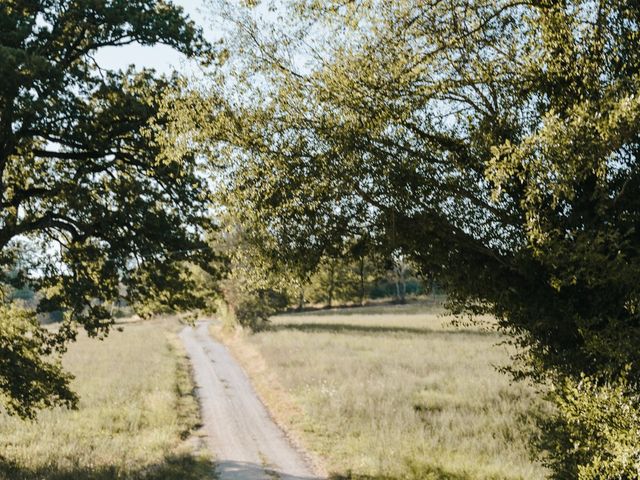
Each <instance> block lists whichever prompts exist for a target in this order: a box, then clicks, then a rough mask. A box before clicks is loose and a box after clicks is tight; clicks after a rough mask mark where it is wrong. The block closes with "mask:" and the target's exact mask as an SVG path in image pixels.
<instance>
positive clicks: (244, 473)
mask: <svg viewBox="0 0 640 480" xmlns="http://www.w3.org/2000/svg"><path fill="white" fill-rule="evenodd" d="M215 468H216V473H217V474H218V475H220V476H221V477H224V478H233V479H234V480H322V479H321V478H320V477H315V476H311V477H310V476H300V475H292V474H289V473H284V472H281V471H278V470H270V469H269V468H265V467H264V466H263V465H258V464H255V463H250V462H238V461H235V460H221V461H218V462H216V467H215Z"/></svg>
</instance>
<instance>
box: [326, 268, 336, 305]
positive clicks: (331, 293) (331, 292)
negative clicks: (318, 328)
mask: <svg viewBox="0 0 640 480" xmlns="http://www.w3.org/2000/svg"><path fill="white" fill-rule="evenodd" d="M334 270H335V266H334V264H333V262H332V263H331V267H330V268H329V292H328V293H329V302H328V305H327V306H328V307H329V308H331V307H332V306H333V289H334V278H333V277H334V274H335V271H334Z"/></svg>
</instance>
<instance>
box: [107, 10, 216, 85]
mask: <svg viewBox="0 0 640 480" xmlns="http://www.w3.org/2000/svg"><path fill="white" fill-rule="evenodd" d="M173 3H174V4H175V5H179V6H181V7H182V8H184V10H185V12H186V13H187V14H188V15H189V17H190V18H191V19H192V20H194V21H195V22H196V24H197V25H199V26H200V27H202V28H203V30H204V32H205V37H206V38H207V39H208V40H212V41H213V40H215V39H216V36H215V32H213V31H212V28H211V22H210V21H209V20H207V18H208V16H207V9H208V8H210V7H207V6H206V5H205V4H204V2H203V0H173ZM96 60H97V62H98V65H100V66H101V67H102V68H106V69H126V68H127V67H128V66H129V65H131V64H133V65H135V66H136V67H138V68H143V67H146V68H154V69H156V70H157V71H159V72H164V73H168V72H170V71H172V70H174V69H175V70H179V71H184V70H188V69H189V67H188V65H187V63H185V61H186V59H185V57H184V55H182V54H180V53H178V52H176V51H175V50H173V49H171V48H170V47H167V46H165V45H156V46H152V47H151V46H142V45H137V44H134V45H127V46H124V47H109V48H103V49H101V50H100V51H99V52H98V53H97V55H96Z"/></svg>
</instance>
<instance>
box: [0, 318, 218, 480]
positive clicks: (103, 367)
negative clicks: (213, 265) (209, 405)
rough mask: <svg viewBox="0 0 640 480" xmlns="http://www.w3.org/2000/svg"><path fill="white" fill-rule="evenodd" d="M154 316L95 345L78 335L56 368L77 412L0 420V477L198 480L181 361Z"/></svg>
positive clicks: (193, 422) (202, 461)
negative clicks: (65, 375)
mask: <svg viewBox="0 0 640 480" xmlns="http://www.w3.org/2000/svg"><path fill="white" fill-rule="evenodd" d="M178 328H179V324H178V322H177V321H175V320H170V319H162V320H155V321H150V322H140V323H127V324H125V326H124V330H123V332H115V331H114V332H113V333H112V334H111V335H110V336H109V337H108V338H107V339H106V340H104V341H102V342H99V341H96V340H91V339H88V338H87V337H86V336H81V337H80V338H79V339H78V341H77V342H76V343H74V344H72V345H70V349H69V351H68V352H67V354H66V355H65V356H64V359H63V363H64V366H65V367H66V368H67V369H68V371H70V372H71V373H73V374H74V375H75V377H76V378H75V380H74V381H73V382H72V387H73V388H74V390H75V391H76V392H78V394H79V395H80V401H79V404H78V410H76V411H73V410H66V409H62V408H58V409H54V410H46V411H41V412H40V413H39V414H38V417H37V419H36V420H35V421H33V422H28V421H23V420H20V419H18V418H17V417H13V416H8V415H2V417H1V419H0V479H2V480H35V479H38V480H85V479H92V480H106V479H109V480H112V479H116V478H117V479H123V480H137V479H145V480H195V479H198V480H206V479H208V478H212V475H213V473H212V471H213V469H212V467H211V463H210V460H208V459H207V457H206V456H205V455H204V454H202V455H200V454H199V453H194V452H195V450H196V449H197V448H198V444H197V441H196V440H197V437H190V433H191V431H192V430H193V429H194V428H195V427H196V426H197V424H198V405H197V401H196V400H195V398H194V396H193V385H192V383H191V378H190V374H189V366H188V363H187V359H186V357H185V356H184V353H183V352H182V350H181V349H182V347H181V345H180V343H179V342H178V340H177V337H176V336H175V332H176V331H177V329H178Z"/></svg>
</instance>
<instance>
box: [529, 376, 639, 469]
mask: <svg viewBox="0 0 640 480" xmlns="http://www.w3.org/2000/svg"><path fill="white" fill-rule="evenodd" d="M560 385H561V386H560V387H559V388H556V389H555V390H554V391H553V392H552V393H551V394H550V399H551V401H552V402H553V404H554V405H555V407H556V410H555V413H554V414H553V416H552V417H551V419H549V420H547V421H546V422H545V423H544V424H543V431H544V433H543V437H542V447H543V448H544V449H546V450H547V451H548V456H547V457H546V458H545V459H544V461H545V463H546V464H547V466H548V467H549V468H550V469H551V470H552V472H553V476H552V478H555V479H560V480H568V479H576V478H577V479H579V480H603V479H617V480H631V479H638V478H640V395H639V394H638V388H637V385H632V384H630V383H629V381H628V380H627V376H626V374H623V375H620V376H618V377H616V378H614V379H613V380H609V381H606V382H605V381H598V380H597V379H594V378H592V377H588V376H582V377H581V378H580V380H579V381H576V380H570V379H566V380H564V382H560Z"/></svg>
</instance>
